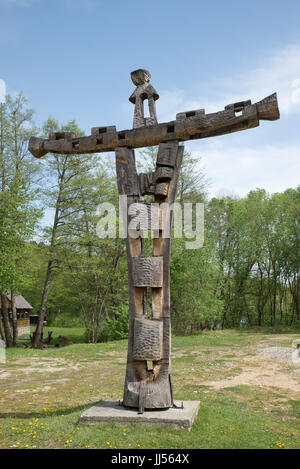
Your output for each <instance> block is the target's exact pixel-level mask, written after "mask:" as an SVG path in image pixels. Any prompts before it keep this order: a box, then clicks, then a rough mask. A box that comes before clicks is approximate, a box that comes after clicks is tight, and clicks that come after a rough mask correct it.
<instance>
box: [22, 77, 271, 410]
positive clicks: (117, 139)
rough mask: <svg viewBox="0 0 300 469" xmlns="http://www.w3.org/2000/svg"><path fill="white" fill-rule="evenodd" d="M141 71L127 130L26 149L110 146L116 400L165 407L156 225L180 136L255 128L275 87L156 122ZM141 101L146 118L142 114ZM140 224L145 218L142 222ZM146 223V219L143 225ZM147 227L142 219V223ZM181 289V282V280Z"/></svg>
mask: <svg viewBox="0 0 300 469" xmlns="http://www.w3.org/2000/svg"><path fill="white" fill-rule="evenodd" d="M150 77H151V75H150V73H149V72H148V71H147V70H142V69H139V70H136V71H134V72H132V74H131V78H132V81H133V82H134V84H135V85H136V90H135V91H134V93H133V94H132V95H131V97H130V98H129V99H130V101H131V102H132V103H134V104H135V112H134V121H133V127H134V128H133V129H132V130H122V131H117V130H116V127H115V126H110V127H94V128H92V131H91V135H90V136H88V137H76V136H75V135H74V134H72V133H70V132H55V133H51V134H50V136H49V139H41V138H37V137H31V138H30V142H29V150H30V151H31V153H32V154H33V155H34V156H35V157H37V158H40V157H42V156H43V155H45V154H46V153H48V152H51V153H59V154H82V153H100V152H107V151H113V150H114V151H115V154H116V171H117V180H118V192H119V194H120V195H123V196H126V197H127V199H126V200H127V206H126V211H125V218H126V220H125V222H126V226H127V238H126V249H127V262H128V289H129V313H130V314H129V336H128V355H127V366H126V377H125V384H124V395H123V405H124V406H128V407H136V408H138V409H139V412H140V413H142V412H143V411H144V409H165V408H169V407H172V406H173V405H174V401H173V391H172V381H171V360H170V353H171V323H170V247H171V240H170V237H164V236H163V231H164V229H165V228H166V226H164V223H168V228H169V232H170V231H171V226H172V215H173V214H172V212H171V216H170V217H169V219H168V220H167V221H166V219H165V217H163V216H162V215H163V214H162V210H161V209H160V207H161V206H162V204H169V205H172V204H173V202H175V199H176V193H177V185H178V179H179V174H180V170H181V162H182V157H183V151H184V147H183V146H182V145H180V142H183V141H186V140H195V139H201V138H206V137H214V136H217V135H224V134H228V133H231V132H237V131H239V130H245V129H250V128H253V127H257V126H258V125H259V121H260V120H276V119H279V110H278V103H277V96H276V93H274V94H272V95H270V96H268V97H267V98H265V99H263V100H262V101H259V102H258V103H255V104H252V103H251V101H250V100H248V101H241V102H239V103H234V104H229V105H228V106H226V107H225V109H224V110H222V111H219V112H215V113H212V114H206V113H205V111H204V109H198V110H193V111H188V112H181V113H179V114H177V115H176V120H175V121H170V122H167V123H162V124H158V123H157V117H156V111H155V101H156V100H157V99H158V97H159V96H158V94H157V92H156V91H155V89H154V88H153V87H152V86H151V85H150ZM145 100H148V104H149V113H150V117H149V118H145V117H144V101H145ZM153 145H159V147H158V154H157V161H156V169H155V171H154V172H152V173H147V174H145V173H142V174H137V171H136V164H135V155H134V149H135V148H141V147H147V146H153ZM145 195H151V196H153V199H154V202H155V204H157V205H156V207H158V217H157V220H158V221H157V223H158V224H156V226H155V229H154V226H151V214H150V205H149V204H148V203H147V201H144V199H143V196H145ZM141 201H144V203H145V210H144V213H145V214H146V215H145V217H146V219H147V221H148V220H150V229H152V230H153V256H152V257H146V256H145V253H144V238H143V226H142V225H143V224H141V226H140V228H139V229H135V230H132V229H131V228H130V222H131V215H130V207H134V206H133V204H134V203H136V202H141ZM146 225H147V224H146ZM146 227H147V226H146ZM148 227H149V226H148ZM183 288H184V286H183ZM149 289H151V294H152V311H151V312H150V314H149V312H147V290H149Z"/></svg>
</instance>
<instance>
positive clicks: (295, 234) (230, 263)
mask: <svg viewBox="0 0 300 469" xmlns="http://www.w3.org/2000/svg"><path fill="white" fill-rule="evenodd" d="M172 299H173V314H174V319H173V324H174V326H175V329H176V330H177V331H178V332H180V333H192V332H195V331H197V330H199V329H203V328H205V327H209V328H211V327H242V326H249V327H251V326H274V325H276V324H277V325H279V324H280V325H289V326H291V325H296V324H297V325H300V187H298V188H297V189H288V190H286V191H285V192H283V193H276V194H273V195H269V194H267V192H266V191H265V190H263V189H257V190H255V191H251V192H250V193H249V194H248V195H247V197H245V198H242V199H240V200H234V199H232V198H229V197H224V198H221V199H216V198H214V199H212V200H210V201H209V202H207V204H206V208H205V242H204V247H203V248H202V249H200V250H195V251H194V252H191V251H187V250H185V247H184V243H183V242H182V241H181V242H179V241H178V240H176V241H175V243H173V257H172Z"/></svg>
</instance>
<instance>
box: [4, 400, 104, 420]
mask: <svg viewBox="0 0 300 469" xmlns="http://www.w3.org/2000/svg"><path fill="white" fill-rule="evenodd" d="M99 402H100V400H99ZM91 405H95V402H90V403H89V404H82V405H78V406H75V407H63V408H62V409H59V410H53V411H51V410H50V411H47V412H44V411H42V412H41V411H39V412H7V413H5V412H2V413H0V419H11V418H20V419H32V418H40V417H44V418H45V417H60V416H61V415H62V414H64V415H68V414H73V413H74V412H78V411H83V410H85V409H88V408H89V407H91Z"/></svg>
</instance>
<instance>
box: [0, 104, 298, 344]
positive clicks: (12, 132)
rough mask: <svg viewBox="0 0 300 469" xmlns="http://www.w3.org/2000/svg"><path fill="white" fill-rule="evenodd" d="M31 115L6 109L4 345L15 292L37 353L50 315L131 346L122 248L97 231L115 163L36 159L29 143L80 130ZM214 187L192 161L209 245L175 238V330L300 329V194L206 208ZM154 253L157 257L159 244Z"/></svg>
mask: <svg viewBox="0 0 300 469" xmlns="http://www.w3.org/2000/svg"><path fill="white" fill-rule="evenodd" d="M32 115H33V111H32V110H30V109H28V108H27V103H26V100H25V99H24V98H23V96H22V95H19V96H18V97H16V98H14V99H13V98H11V97H9V96H8V97H7V99H6V102H5V103H4V104H2V105H1V114H0V145H1V147H0V165H1V167H0V169H1V178H0V184H1V186H0V188H1V193H0V214H1V219H0V294H1V298H2V304H3V306H2V313H3V314H2V319H1V321H0V327H1V331H2V336H3V337H5V339H6V342H7V345H8V346H11V345H13V344H16V341H17V331H16V330H15V331H14V332H13V333H12V331H11V329H9V326H8V316H7V311H6V310H5V305H4V303H5V301H4V298H5V295H6V294H8V292H9V293H10V294H11V295H12V297H13V296H14V295H15V294H22V295H23V296H24V297H25V298H26V299H27V300H28V301H29V302H30V303H31V304H32V305H33V307H34V311H35V313H38V314H39V315H40V321H39V324H38V326H37V329H36V331H35V335H34V341H35V345H36V346H37V345H38V341H39V339H40V336H41V332H42V327H43V321H44V319H45V318H46V319H47V321H48V324H49V325H57V326H72V325H73V326H74V325H81V326H82V325H83V326H84V327H85V329H86V335H87V341H88V342H96V341H98V340H109V339H114V338H122V337H126V334H127V330H128V293H127V264H126V251H125V243H124V240H123V239H118V238H116V239H110V238H106V239H100V238H99V237H98V236H97V234H96V229H95V227H96V224H97V221H98V220H99V214H98V215H97V213H98V212H97V207H98V206H99V204H100V203H101V202H111V203H112V204H113V205H114V206H115V207H118V194H117V187H116V180H115V169H114V155H110V156H108V157H105V156H103V155H76V156H75V155H47V157H45V158H42V159H41V160H36V159H34V158H33V157H32V156H31V155H30V154H29V153H28V150H27V143H28V138H29V136H30V135H34V134H36V135H42V136H47V135H48V134H49V133H50V132H53V131H54V132H57V131H72V132H74V133H76V134H77V135H83V132H82V131H81V130H80V129H79V128H78V127H77V125H76V123H75V122H70V123H69V124H67V125H65V126H61V125H59V123H58V122H57V121H56V120H55V119H53V118H49V119H48V121H47V122H46V123H45V125H44V126H43V129H37V128H36V127H35V126H34V124H33V121H32ZM137 153H138V152H137ZM155 155H156V149H155V148H149V149H146V150H145V151H142V152H139V154H138V165H139V167H140V170H143V171H145V170H151V169H152V167H153V162H154V160H155ZM206 189H207V180H206V178H205V173H204V171H203V168H201V167H199V161H197V160H195V159H194V158H192V156H191V155H190V154H188V153H185V156H184V163H183V168H182V172H181V176H180V181H179V191H178V201H179V202H180V203H181V204H183V203H184V202H203V203H204V204H205V241H204V246H203V248H201V249H195V250H189V249H186V245H185V241H186V240H185V239H177V238H175V239H173V244H172V262H171V302H172V316H173V317H172V324H173V328H174V331H175V332H176V333H179V334H190V333H194V332H196V331H197V330H201V329H205V328H218V327H240V326H241V325H245V326H253V325H258V326H260V325H275V324H282V325H296V324H297V323H298V324H299V322H300V311H299V301H300V284H299V282H300V273H299V266H300V259H299V254H300V250H299V225H300V208H299V207H300V204H299V202H300V188H298V189H288V190H287V191H285V192H284V193H282V194H273V195H269V194H267V193H266V191H264V190H262V189H257V190H256V191H252V192H250V193H249V194H248V196H247V197H245V198H243V199H240V200H236V199H232V198H229V197H223V198H219V199H212V200H208V199H207V196H206ZM43 213H44V218H42V215H43ZM45 220H47V226H44V225H45ZM39 223H40V225H39ZM41 223H43V226H41ZM146 244H147V246H146V248H147V249H148V250H149V255H151V243H150V240H149V242H148V243H146ZM14 324H15V327H14V329H16V312H14Z"/></svg>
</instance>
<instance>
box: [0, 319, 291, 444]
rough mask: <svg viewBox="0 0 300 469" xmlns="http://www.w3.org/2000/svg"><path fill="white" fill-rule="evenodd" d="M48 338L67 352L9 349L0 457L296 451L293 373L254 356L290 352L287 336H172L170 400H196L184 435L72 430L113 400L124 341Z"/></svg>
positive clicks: (2, 383) (135, 428) (0, 371)
mask: <svg viewBox="0 0 300 469" xmlns="http://www.w3.org/2000/svg"><path fill="white" fill-rule="evenodd" d="M51 330H53V331H54V333H53V336H54V343H55V342H57V338H58V336H59V335H65V336H67V337H68V338H70V339H71V340H72V341H75V342H76V344H74V345H71V346H69V347H64V348H49V349H48V350H31V349H23V348H18V349H9V350H7V361H6V363H5V364H0V391H1V392H0V449H3V448H107V449H110V448H172V449H173V448H174V449H176V448H178V449H188V448H278V449H281V448H299V447H300V391H299V390H300V373H299V372H298V373H297V370H296V369H295V368H293V367H291V366H288V365H286V364H285V363H283V362H280V361H278V360H275V359H271V358H269V357H266V356H264V355H262V354H261V352H260V350H261V349H263V348H265V347H271V346H283V347H289V346H290V345H291V342H292V341H293V340H294V339H295V338H299V333H298V334H297V333H296V332H295V331H289V330H284V331H281V332H279V331H270V330H260V331H252V330H251V331H247V330H242V331H232V330H227V331H211V332H203V333H201V334H199V335H195V336H191V337H173V344H172V351H173V354H172V369H173V382H174V395H175V399H178V400H181V399H182V400H200V401H201V406H200V410H199V413H198V417H197V420H196V422H195V423H194V425H193V427H192V431H191V432H190V433H189V432H187V431H185V430H180V429H174V428H173V427H167V428H160V427H158V426H151V427H149V426H143V425H140V424H130V425H126V427H124V425H122V424H118V423H113V422H112V423H101V424H99V425H96V426H89V425H87V424H79V423H78V419H79V416H80V414H81V412H82V411H83V410H84V409H87V408H88V407H90V406H91V405H92V403H94V402H97V401H99V400H101V399H108V398H120V399H122V390H123V380H124V373H125V364H126V352H127V341H126V340H122V341H116V342H108V343H102V344H96V345H93V344H84V343H83V341H84V331H83V329H75V328H74V329H63V328H51ZM46 333H47V329H46V331H45V334H44V336H45V337H46V335H47V334H46ZM298 371H299V368H298Z"/></svg>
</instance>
